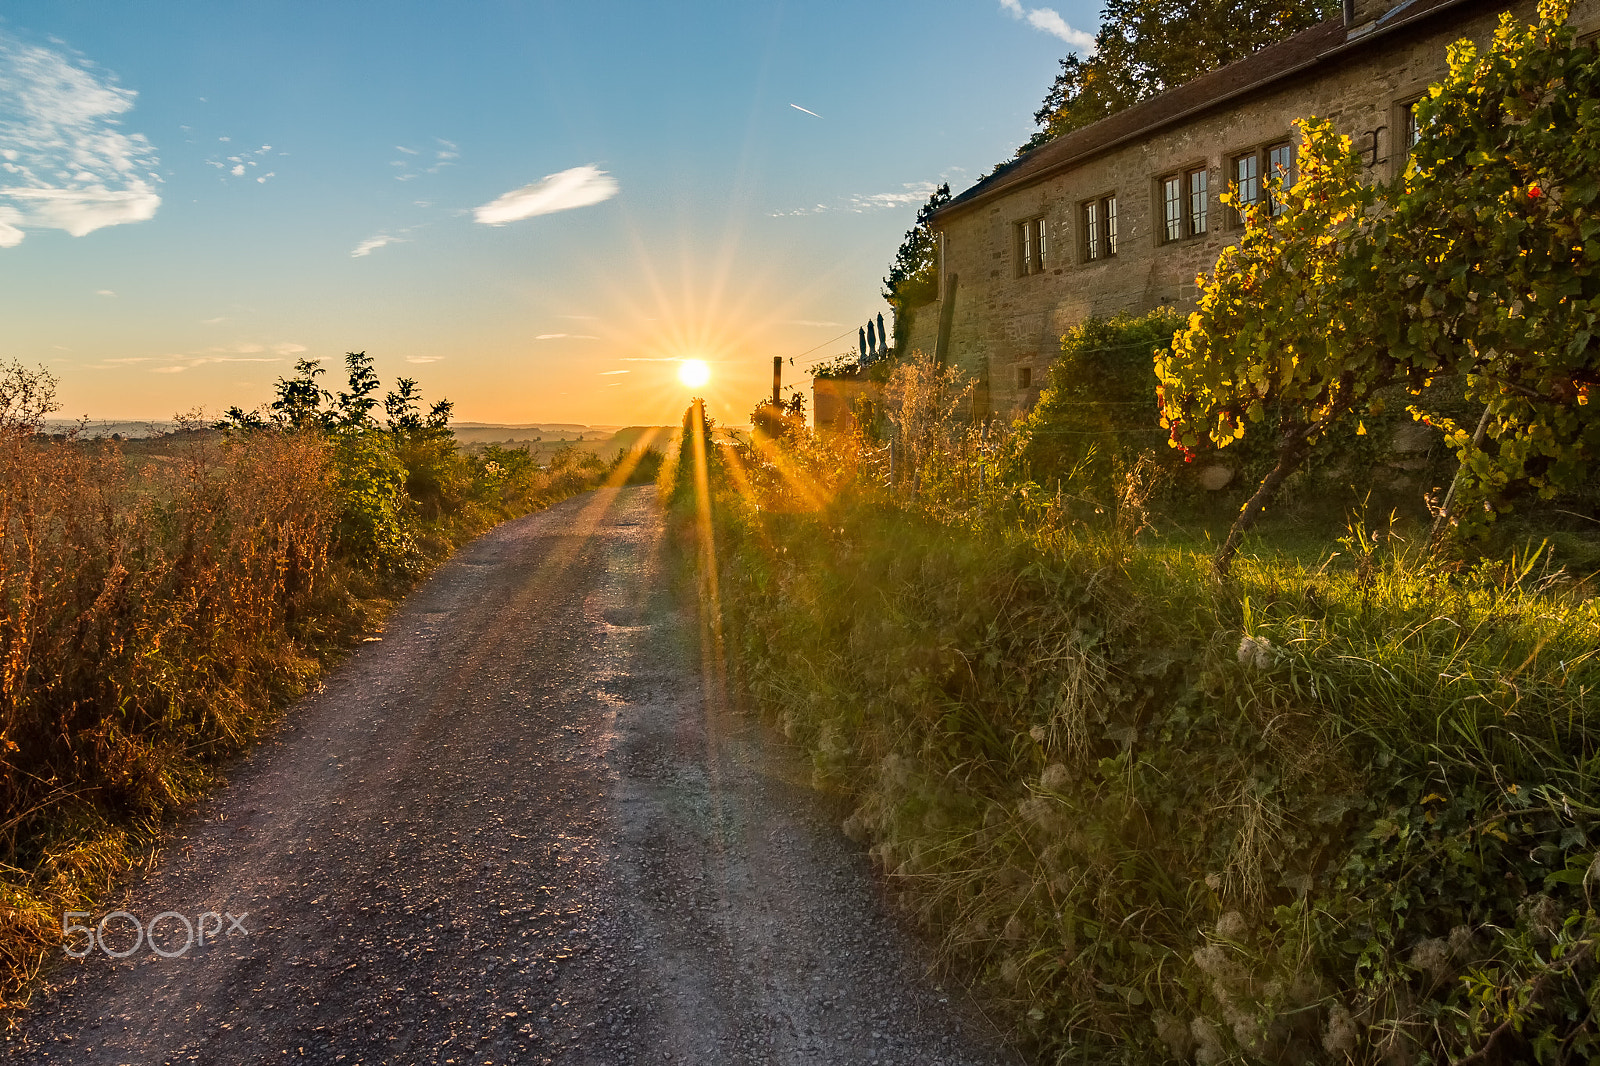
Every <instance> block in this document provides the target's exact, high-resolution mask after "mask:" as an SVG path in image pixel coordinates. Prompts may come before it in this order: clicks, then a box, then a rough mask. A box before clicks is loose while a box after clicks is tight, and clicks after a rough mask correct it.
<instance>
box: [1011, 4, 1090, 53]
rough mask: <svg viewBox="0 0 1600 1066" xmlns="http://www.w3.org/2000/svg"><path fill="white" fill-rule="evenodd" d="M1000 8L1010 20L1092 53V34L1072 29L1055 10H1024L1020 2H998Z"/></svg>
mask: <svg viewBox="0 0 1600 1066" xmlns="http://www.w3.org/2000/svg"><path fill="white" fill-rule="evenodd" d="M1000 8H1001V10H1003V11H1005V12H1006V13H1007V14H1009V15H1010V16H1011V17H1012V18H1017V19H1021V20H1022V21H1024V22H1026V23H1027V24H1028V25H1030V26H1032V27H1033V28H1034V29H1036V30H1043V31H1044V32H1045V33H1048V34H1050V36H1052V37H1059V38H1061V39H1062V40H1063V41H1066V42H1067V43H1068V44H1070V45H1072V47H1074V48H1077V49H1079V50H1080V51H1084V52H1093V51H1094V34H1092V33H1085V32H1083V31H1082V30H1075V29H1073V28H1072V27H1071V26H1069V25H1067V20H1066V19H1064V18H1062V17H1061V15H1060V14H1059V13H1057V12H1056V10H1055V8H1052V7H1034V8H1025V7H1023V6H1022V0H1000Z"/></svg>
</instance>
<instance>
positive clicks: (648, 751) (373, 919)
mask: <svg viewBox="0 0 1600 1066" xmlns="http://www.w3.org/2000/svg"><path fill="white" fill-rule="evenodd" d="M662 550H663V533H662V522H661V517H660V514H659V512H658V511H657V509H656V507H655V505H654V489H653V488H649V487H645V488H625V489H602V490H599V491H597V492H594V493H590V494H586V495H584V496H580V497H575V498H573V499H571V500H568V501H566V502H564V503H562V504H559V505H557V506H555V507H552V508H550V509H549V510H546V511H543V512H540V513H537V514H533V515H529V516H527V517H525V518H521V519H518V520H516V521H513V522H509V523H506V524H505V525H503V526H501V527H499V528H498V529H496V530H494V531H492V532H490V533H489V534H487V535H485V536H484V537H482V538H480V539H478V540H477V541H474V542H473V543H472V544H470V545H469V546H467V547H466V548H465V549H464V550H463V551H462V552H461V553H460V554H459V555H458V556H457V557H456V558H455V559H453V560H451V561H450V562H449V563H448V564H446V565H445V566H443V567H441V568H440V570H439V571H438V572H437V573H436V574H434V575H433V577H432V578H430V579H429V580H428V581H427V582H426V583H425V584H423V585H422V586H421V587H420V588H419V589H418V590H417V591H416V592H415V593H414V594H413V595H412V596H411V597H410V598H409V599H408V600H407V601H406V602H405V603H404V604H403V605H402V606H401V608H400V609H399V610H398V611H397V612H396V613H395V615H394V616H393V617H392V618H391V620H390V622H389V624H388V627H387V629H386V631H385V632H384V634H383V636H382V639H381V640H378V641H372V642H369V643H367V644H366V645H364V646H363V647H361V648H360V649H359V650H358V651H357V652H356V653H355V654H353V655H352V656H351V657H350V658H349V659H348V660H347V661H345V662H344V663H343V664H342V665H340V666H339V667H338V668H337V669H336V670H334V671H333V672H332V673H331V674H330V675H329V676H328V678H327V679H326V682H325V683H324V684H323V685H322V686H321V687H320V688H319V690H318V691H317V692H316V693H314V694H312V695H310V696H308V697H307V698H305V699H304V700H302V701H301V702H300V703H299V704H298V705H296V706H295V707H294V708H292V709H291V711H290V712H289V714H288V715H287V717H286V720H285V724H284V726H283V728H282V729H281V731H280V732H279V734H278V736H277V737H276V738H275V739H274V740H273V741H272V742H270V743H268V744H266V745H263V747H262V748H260V749H259V750H258V751H257V752H256V753H255V754H254V755H253V756H252V757H251V758H250V759H248V760H247V761H246V762H245V763H244V764H243V765H242V766H241V767H240V768H239V770H238V772H237V773H236V774H235V775H234V778H233V780H232V782H231V783H230V784H229V785H228V786H227V787H225V788H224V789H222V790H221V791H219V792H218V793H217V795H216V796H214V797H213V799H212V800H211V801H210V802H209V803H208V804H207V805H206V806H205V808H204V809H203V810H202V811H200V812H199V813H197V814H196V815H195V816H194V817H192V818H191V819H190V820H188V821H187V822H185V823H184V824H183V825H182V826H180V828H179V832H178V833H177V834H176V835H175V837H174V839H173V841H172V842H171V844H170V845H169V847H168V848H167V849H166V851H165V852H164V854H163V855H162V857H161V859H160V861H159V862H158V863H157V864H156V865H155V867H154V868H153V870H152V872H151V873H150V874H149V875H147V876H145V877H144V878H142V879H140V880H139V881H138V882H137V883H136V884H134V885H133V886H132V887H131V888H130V890H129V892H128V894H127V896H126V898H125V899H123V900H122V901H121V902H120V903H119V904H118V905H117V906H116V907H108V908H107V910H113V909H119V908H120V909H121V910H123V911H126V912H127V913H128V914H129V915H131V916H133V918H135V919H137V920H140V921H142V922H144V923H148V922H149V921H150V919H151V918H153V917H155V916H156V915H157V914H160V913H162V912H175V914H176V915H182V916H183V917H184V918H187V919H188V920H189V921H190V923H191V924H193V923H194V922H195V921H196V920H197V919H199V916H201V915H203V914H206V913H208V912H209V913H215V914H216V915H219V916H222V915H232V916H234V917H236V918H238V923H239V924H238V925H237V926H235V925H234V924H233V918H227V919H224V918H222V917H218V918H207V919H205V920H204V922H203V923H202V925H203V926H204V928H205V929H206V930H207V931H208V933H209V935H208V936H207V940H208V941H209V942H208V943H207V944H205V945H203V946H202V945H200V944H198V943H194V944H192V945H191V946H190V947H189V949H188V950H187V951H182V952H181V953H180V949H182V948H183V947H184V944H185V942H186V936H185V929H184V926H183V924H182V921H181V920H180V919H179V918H177V917H175V916H173V915H169V916H167V917H165V918H163V919H162V920H161V921H160V922H158V923H156V932H155V946H157V947H160V948H161V950H162V951H165V952H166V953H167V954H169V955H173V956H174V957H171V958H168V957H164V956H163V955H161V954H158V953H157V952H155V951H153V950H152V949H151V944H150V943H148V942H146V943H142V944H138V945H137V948H136V950H134V951H132V953H131V954H129V955H127V957H126V958H122V959H114V958H111V957H110V956H109V955H108V954H107V953H106V951H105V950H104V949H110V950H111V951H118V952H120V951H123V950H126V949H128V948H130V947H135V942H134V936H133V930H132V926H131V925H130V924H129V920H128V919H127V918H122V917H118V918H113V919H111V920H110V921H109V922H108V923H107V924H106V926H105V930H106V931H105V936H104V948H95V949H94V950H92V951H91V952H90V954H89V955H88V957H87V958H85V959H84V960H83V961H81V962H75V961H66V962H63V963H61V964H60V965H59V966H57V967H56V968H55V970H54V971H53V972H52V983H51V986H50V987H49V988H48V989H47V990H46V991H45V992H44V993H43V994H41V995H40V996H39V997H38V998H37V999H36V1000H35V1005H34V1008H33V1010H32V1012H31V1013H30V1015H29V1016H28V1017H27V1018H26V1019H25V1020H24V1023H23V1025H22V1026H21V1028H20V1029H19V1030H18V1031H16V1032H13V1033H11V1034H9V1035H8V1036H7V1037H6V1039H5V1041H4V1043H3V1044H0V1047H3V1048H4V1049H5V1051H6V1053H7V1055H8V1057H10V1058H12V1059H13V1060H16V1061H20V1062H25V1063H47V1062H48V1063H72V1064H84V1066H89V1064H99V1063H105V1064H112V1063H138V1064H144V1063H187V1062H199V1063H218V1064H229V1066H233V1064H243V1063H274V1062H293V1063H300V1062H306V1063H330V1064H331V1063H352V1064H354V1063H459V1064H467V1063H524V1062H526V1063H547V1062H559V1063H573V1064H580V1063H629V1064H632V1063H884V1064H887V1063H906V1064H916V1066H933V1064H938V1063H948V1064H955V1063H984V1064H988V1063H1001V1062H1011V1063H1015V1062H1018V1061H1019V1059H1018V1057H1017V1056H1016V1054H1015V1053H1014V1052H1013V1051H1010V1050H1008V1049H1007V1048H1006V1046H1005V1044H1004V1041H1003V1040H1002V1038H1001V1036H1000V1034H998V1033H997V1032H996V1031H994V1030H993V1028H992V1027H990V1026H988V1025H987V1024H986V1023H985V1021H984V1020H983V1018H982V1016H981V1014H980V1013H979V1012H978V1011H977V1010H976V1008H974V1007H973V1006H972V1005H971V1004H970V1003H969V1002H967V1001H966V1000H965V999H964V998H963V997H962V996H961V995H960V994H959V993H958V992H956V991H955V990H953V989H952V990H943V989H941V988H940V987H939V984H938V981H937V978H936V977H933V976H930V975H929V970H928V958H927V955H926V952H925V950H924V949H923V948H922V947H921V945H920V944H919V943H918V942H917V941H916V940H915V938H913V937H912V936H910V935H908V934H907V933H906V932H905V931H904V930H903V929H901V928H900V927H899V926H898V925H897V924H896V922H895V920H894V918H893V916H892V914H891V913H890V912H889V910H888V908H887V907H886V906H885V904H884V902H883V899H882V896H881V892H880V889H879V886H878V884H877V882H875V880H874V878H873V875H872V872H871V869H870V867H869V864H868V862H867V860H866V857H865V856H864V855H863V854H862V852H861V850H860V849H859V848H858V847H856V846H855V845H853V844H851V843H850V842H849V841H847V840H846V839H844V837H843V836H842V834H841V833H840V832H839V829H838V826H837V822H836V818H837V814H838V812H836V811H829V810H828V809H827V807H826V805H825V804H824V803H823V802H822V801H821V800H820V799H819V798H818V797H817V796H816V795H814V794H812V793H810V792H809V791H808V790H807V789H806V788H805V787H804V785H803V783H802V782H803V779H804V776H805V775H804V767H803V765H801V764H800V763H799V762H798V761H797V760H796V756H795V755H794V753H793V752H791V751H789V750H788V749H786V748H785V746H784V745H783V743H782V741H781V738H774V736H773V735H772V734H770V733H769V732H767V731H766V730H764V729H763V728H761V727H759V726H757V725H754V724H752V723H751V722H750V721H749V720H748V719H747V718H744V717H742V716H739V715H736V714H732V713H730V712H728V711H726V710H725V709H723V708H722V707H720V706H719V704H720V702H721V701H720V700H718V699H717V698H715V694H714V688H715V686H708V685H706V684H704V683H703V678H702V665H701V657H700V652H699V647H698V642H697V638H696V636H695V633H696V627H695V625H694V624H693V620H692V618H690V617H688V616H687V615H686V614H685V613H684V612H683V611H682V610H681V608H680V607H679V605H678V604H677V603H676V601H675V600H674V597H673V595H672V594H671V592H670V590H669V588H668V581H667V576H666V568H665V566H664V564H663V559H662ZM708 693H710V695H708ZM240 916H242V917H240ZM100 917H101V915H100V914H96V915H93V916H91V917H90V918H89V919H88V921H90V922H97V921H98V919H99V918H100ZM213 926H221V927H222V928H221V929H220V930H218V929H214V928H213ZM74 943H77V944H82V943H84V941H83V938H82V937H81V935H80V936H79V937H77V938H75V940H74Z"/></svg>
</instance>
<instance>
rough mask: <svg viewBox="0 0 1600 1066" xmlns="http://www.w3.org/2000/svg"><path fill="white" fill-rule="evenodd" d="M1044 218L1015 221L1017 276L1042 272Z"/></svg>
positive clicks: (1022, 276)
mask: <svg viewBox="0 0 1600 1066" xmlns="http://www.w3.org/2000/svg"><path fill="white" fill-rule="evenodd" d="M1044 253H1045V238H1044V219H1042V218H1030V219H1028V220H1027V221H1026V222H1018V223H1017V277H1019V278H1025V277H1027V276H1028V275H1029V274H1040V273H1043V272H1044V262H1045V260H1044Z"/></svg>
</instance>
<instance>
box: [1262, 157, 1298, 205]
mask: <svg viewBox="0 0 1600 1066" xmlns="http://www.w3.org/2000/svg"><path fill="white" fill-rule="evenodd" d="M1267 180H1268V181H1269V182H1272V183H1274V184H1276V185H1277V186H1278V187H1279V188H1280V189H1287V188H1289V187H1290V186H1291V185H1293V184H1294V145H1292V144H1287V143H1285V144H1275V145H1273V146H1272V147H1270V148H1268V149H1267ZM1267 201H1268V203H1269V205H1270V207H1271V210H1272V213H1273V214H1275V215H1277V214H1282V213H1283V208H1284V204H1283V201H1282V200H1280V199H1278V198H1277V197H1275V196H1273V195H1272V191H1271V190H1270V189H1269V190H1268V191H1267Z"/></svg>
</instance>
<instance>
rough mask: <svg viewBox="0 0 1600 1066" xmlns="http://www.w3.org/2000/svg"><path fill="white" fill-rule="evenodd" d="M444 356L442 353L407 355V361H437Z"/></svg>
mask: <svg viewBox="0 0 1600 1066" xmlns="http://www.w3.org/2000/svg"><path fill="white" fill-rule="evenodd" d="M443 358H444V356H442V355H408V356H406V362H408V363H437V362H438V361H439V360H441V359H443Z"/></svg>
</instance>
